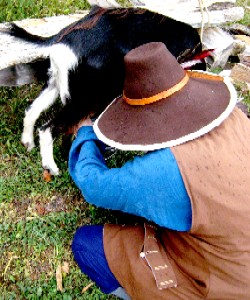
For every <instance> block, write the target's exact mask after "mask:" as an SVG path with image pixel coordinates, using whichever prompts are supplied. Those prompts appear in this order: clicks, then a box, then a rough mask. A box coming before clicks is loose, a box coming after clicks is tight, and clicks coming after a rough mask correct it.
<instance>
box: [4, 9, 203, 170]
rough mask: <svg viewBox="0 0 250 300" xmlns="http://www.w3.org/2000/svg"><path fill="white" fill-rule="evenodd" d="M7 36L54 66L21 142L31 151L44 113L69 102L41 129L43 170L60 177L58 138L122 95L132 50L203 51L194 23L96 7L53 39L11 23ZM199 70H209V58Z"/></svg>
mask: <svg viewBox="0 0 250 300" xmlns="http://www.w3.org/2000/svg"><path fill="white" fill-rule="evenodd" d="M7 34H9V35H12V36H14V37H16V38H19V39H22V40H24V41H26V42H28V43H33V44H34V43H35V44H36V45H37V47H40V48H41V49H43V53H44V55H43V56H44V57H45V58H46V59H45V60H44V63H45V62H46V63H47V64H48V62H49V69H48V71H47V74H45V75H46V77H47V83H46V85H45V87H44V88H43V90H42V91H41V93H40V94H39V96H38V97H37V98H36V99H35V100H34V101H33V103H32V104H31V105H30V106H29V107H28V108H27V109H26V111H25V117H24V128H23V133H22V138H21V141H22V143H23V144H24V145H25V146H26V147H27V149H28V150H29V151H30V150H31V149H32V148H33V147H34V146H35V144H34V132H33V131H34V125H35V122H36V120H37V119H38V117H39V115H40V114H41V112H42V111H44V110H45V109H48V108H49V107H50V106H51V105H52V104H54V102H55V101H56V99H57V97H58V96H60V99H61V102H62V103H63V107H62V108H61V109H59V110H58V111H57V113H56V115H55V116H54V117H53V118H51V119H49V120H48V122H46V123H45V124H44V125H43V126H42V127H41V128H40V129H39V139H40V153H41V158H42V166H43V168H44V169H47V170H49V172H50V174H53V175H57V174H58V173H59V169H58V167H57V165H56V163H55V161H54V157H53V140H54V138H56V137H57V136H58V135H59V134H62V133H66V132H69V131H70V128H73V126H74V125H76V124H77V123H78V122H79V121H80V120H81V119H83V118H85V117H87V116H88V115H90V114H96V115H98V114H99V113H100V112H101V111H102V110H103V109H104V108H105V107H106V106H107V105H108V104H109V103H110V102H111V101H112V100H113V99H114V98H115V97H117V96H118V95H120V94H121V93H122V86H123V80H124V77H125V74H124V73H125V71H124V66H123V58H124V55H125V54H126V53H127V52H129V51H130V50H131V49H133V48H136V47H138V46H140V45H142V44H144V43H147V42H152V41H158V42H163V43H164V44H165V45H166V46H167V48H168V49H169V51H170V52H171V53H172V54H173V55H174V56H175V57H176V58H178V60H179V61H180V62H181V61H182V59H183V57H184V56H185V57H188V56H190V57H191V56H193V55H196V54H197V53H200V52H201V43H200V37H199V34H198V32H197V31H196V30H195V29H194V28H192V27H191V26H190V25H188V24H185V23H183V22H179V21H176V20H173V19H171V18H169V17H166V16H163V15H160V14H157V13H154V12H151V11H148V10H146V9H140V8H112V9H104V8H101V7H98V6H95V7H93V8H92V10H91V11H90V12H89V14H88V15H86V16H85V17H84V18H82V19H81V20H79V21H77V22H75V23H73V24H71V25H69V26H68V27H65V28H64V29H62V30H61V31H60V32H59V33H58V34H56V35H54V36H51V37H47V38H44V37H40V36H36V35H32V34H30V33H28V32H27V31H26V30H24V29H23V28H20V27H18V26H17V25H15V24H11V25H10V27H9V29H8V30H7ZM187 52H188V53H189V55H186V53H187ZM184 53H185V55H184ZM38 66H39V68H40V67H41V62H39V64H38ZM35 69H36V63H34V65H33V71H34V70H35ZM196 69H203V70H204V69H205V62H204V60H203V61H202V63H201V64H199V65H197V67H196ZM12 75H13V74H12ZM16 76H18V74H17V75H16ZM0 84H1V82H0Z"/></svg>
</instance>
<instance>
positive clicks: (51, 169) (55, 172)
mask: <svg viewBox="0 0 250 300" xmlns="http://www.w3.org/2000/svg"><path fill="white" fill-rule="evenodd" d="M43 169H44V170H46V171H47V172H48V173H49V174H50V175H55V176H57V175H59V173H60V171H59V169H58V168H57V167H56V166H54V167H49V166H43Z"/></svg>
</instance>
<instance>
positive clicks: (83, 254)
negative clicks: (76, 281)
mask: <svg viewBox="0 0 250 300" xmlns="http://www.w3.org/2000/svg"><path fill="white" fill-rule="evenodd" d="M72 251H73V254H74V258H75V261H76V262H77V264H78V265H79V267H80V269H81V271H82V272H83V273H85V274H86V275H88V276H89V277H90V278H91V280H93V281H95V282H96V284H97V285H98V286H99V287H100V289H101V290H102V292H103V293H105V294H110V293H111V292H113V291H114V290H116V289H117V288H118V287H120V284H119V282H118V281H117V280H116V278H115V277H114V275H113V273H112V272H111V271H110V268H109V266H108V263H107V260H106V257H105V253H104V248H103V226H102V225H87V226H83V227H80V228H79V229H77V231H76V233H75V236H74V239H73V242H72Z"/></svg>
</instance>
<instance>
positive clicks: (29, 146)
mask: <svg viewBox="0 0 250 300" xmlns="http://www.w3.org/2000/svg"><path fill="white" fill-rule="evenodd" d="M21 142H22V144H23V145H24V147H25V148H26V149H27V151H28V152H30V151H31V150H32V149H33V148H34V147H35V143H34V142H33V141H28V140H27V139H25V138H22V139H21Z"/></svg>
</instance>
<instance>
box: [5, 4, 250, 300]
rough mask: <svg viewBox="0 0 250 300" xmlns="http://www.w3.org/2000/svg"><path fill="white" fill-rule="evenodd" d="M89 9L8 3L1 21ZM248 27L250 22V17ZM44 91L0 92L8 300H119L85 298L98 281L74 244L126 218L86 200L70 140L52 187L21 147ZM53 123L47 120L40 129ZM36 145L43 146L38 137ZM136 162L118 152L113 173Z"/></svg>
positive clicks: (93, 294)
mask: <svg viewBox="0 0 250 300" xmlns="http://www.w3.org/2000/svg"><path fill="white" fill-rule="evenodd" d="M119 2H120V3H121V2H122V1H119ZM239 2H241V4H244V3H243V2H244V1H239ZM245 3H246V2H245ZM126 4H127V3H126ZM85 5H86V2H85V1H73V0H72V1H69V0H68V1H55V0H51V1H45V0H43V1H38V2H37V1H31V0H26V1H21V0H19V1H16V0H10V1H3V0H0V21H9V20H15V19H22V18H25V17H41V16H49V15H54V14H61V13H72V12H75V11H77V10H79V9H84V8H87V6H85ZM244 20H246V21H243V22H248V21H247V20H249V15H248V16H246V17H245V19H244ZM248 24H249V23H248ZM41 87H42V86H41V85H36V84H33V85H29V86H24V87H21V88H0V117H1V120H0V300H10V299H15V300H16V299H46V300H47V299H53V300H54V299H62V300H69V299H79V300H81V299H88V300H89V299H90V300H91V299H93V300H94V299H98V300H99V299H115V298H114V297H111V296H105V295H103V294H102V293H101V292H100V290H99V289H98V288H97V287H96V286H95V285H93V286H91V287H90V288H89V289H88V290H87V291H86V292H84V293H82V290H83V288H84V287H85V286H87V285H88V284H89V283H90V280H89V279H88V278H87V277H86V276H84V275H83V274H81V272H80V270H79V269H78V267H77V265H76V264H75V262H74V260H73V257H72V254H71V250H70V244H71V241H72V237H73V234H74V232H75V230H76V228H77V227H78V226H80V225H82V224H90V223H91V224H96V223H99V224H101V223H104V222H116V221H117V220H118V219H119V218H120V217H121V216H120V215H118V214H117V213H111V212H110V211H107V210H103V209H97V208H96V207H95V206H93V205H88V204H87V203H86V202H85V201H84V199H82V196H81V194H80V193H79V191H78V189H77V188H76V186H75V185H74V183H73V182H72V180H71V178H70V176H69V174H68V170H67V151H64V141H63V140H62V139H59V140H58V141H56V143H55V149H54V152H55V157H56V162H57V163H58V165H59V168H60V170H61V174H60V176H58V177H54V178H53V180H52V181H51V182H48V183H46V182H45V181H44V180H43V170H42V168H41V158H40V154H39V149H38V147H37V148H35V149H34V150H32V151H31V152H30V153H27V151H26V149H25V148H24V147H23V146H22V144H21V143H20V139H21V132H22V122H23V116H24V110H25V108H26V107H27V106H28V105H29V104H30V103H31V102H32V100H33V99H34V98H35V97H36V96H37V95H38V93H39V91H40V90H41ZM239 94H240V95H242V96H243V97H244V99H245V101H246V102H247V103H248V104H249V106H250V93H249V92H245V91H244V90H242V89H240V90H239ZM45 117H46V113H45V114H43V116H42V117H41V118H40V119H39V121H38V123H37V125H36V128H37V127H38V126H39V125H41V124H42V123H43V120H44V119H45ZM35 142H36V145H37V146H38V139H37V137H36V140H35ZM135 154H136V153H126V155H125V154H124V153H121V152H118V153H117V154H116V155H115V156H114V157H112V159H110V161H109V165H110V166H112V167H117V166H120V165H121V164H123V163H124V161H126V160H127V159H129V158H131V157H133V155H135ZM63 262H67V263H69V273H68V274H65V275H64V276H63V292H60V291H57V288H56V276H55V273H56V268H57V266H58V265H59V264H62V263H63Z"/></svg>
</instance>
